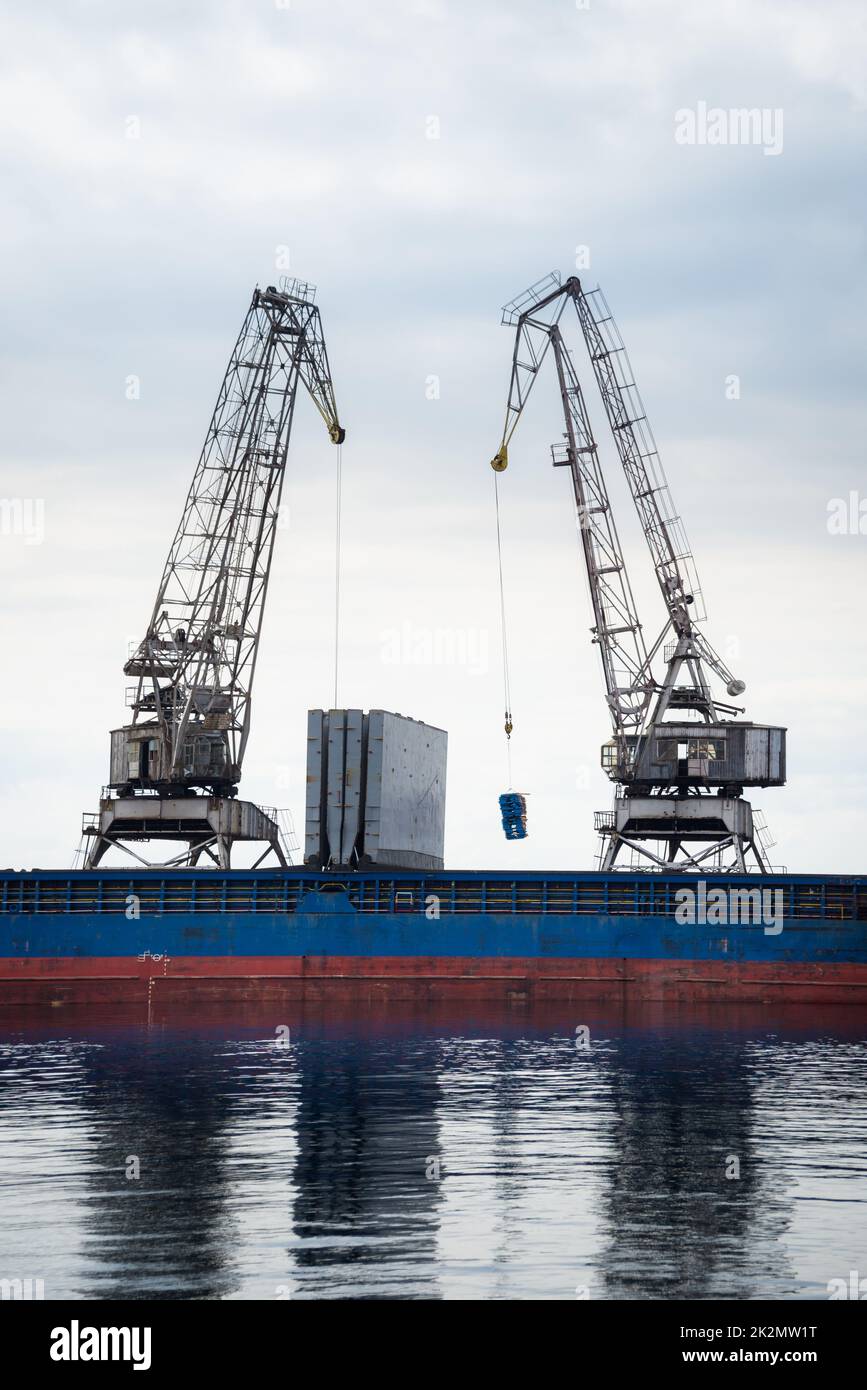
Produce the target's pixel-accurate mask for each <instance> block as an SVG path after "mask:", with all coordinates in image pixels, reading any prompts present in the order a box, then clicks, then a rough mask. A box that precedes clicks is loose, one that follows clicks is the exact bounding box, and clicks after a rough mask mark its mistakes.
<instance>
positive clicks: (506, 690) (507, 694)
mask: <svg viewBox="0 0 867 1390" xmlns="http://www.w3.org/2000/svg"><path fill="white" fill-rule="evenodd" d="M494 502H495V508H496V514H497V570H498V572H499V580H500V632H501V635H502V643H503V700H504V703H505V706H506V710H505V717H506V723H505V729H506V761H507V764H508V775H509V790H510V791H511V788H512V690H511V681H510V677H509V642H508V637H507V634H506V595H505V589H504V586H503V542H502V537H501V534H500V487H499V479H498V476H497V473H496V471H495V473H494Z"/></svg>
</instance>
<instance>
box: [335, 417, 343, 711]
mask: <svg viewBox="0 0 867 1390" xmlns="http://www.w3.org/2000/svg"><path fill="white" fill-rule="evenodd" d="M342 491H343V445H342V444H338V446H337V496H336V505H335V533H336V534H335V546H334V705H333V708H334V709H337V675H338V671H339V663H340V511H341V503H342V496H341V494H342Z"/></svg>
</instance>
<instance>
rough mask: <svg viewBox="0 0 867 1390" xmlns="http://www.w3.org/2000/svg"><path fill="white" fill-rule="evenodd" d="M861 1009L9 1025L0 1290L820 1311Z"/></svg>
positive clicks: (247, 1016) (849, 1264) (862, 1267)
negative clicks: (741, 1305) (582, 1029)
mask: <svg viewBox="0 0 867 1390" xmlns="http://www.w3.org/2000/svg"><path fill="white" fill-rule="evenodd" d="M576 1014H577V1015H578V1016H576ZM860 1019H861V1020H862V1021H861V1022H859V1012H858V1011H857V1010H847V1009H835V1010H828V1011H827V1012H825V1013H822V1014H819V1013H817V1012H816V1011H815V1010H804V1011H801V1012H798V1011H794V1012H792V1013H790V1014H786V1013H785V1012H783V1013H779V1014H777V1013H774V1014H769V1012H768V1011H767V1010H749V1009H747V1010H736V1009H734V1010H733V1009H731V1008H721V1007H720V1008H718V1009H716V1010H713V1009H704V1010H692V1011H690V1010H686V1009H681V1010H676V1011H673V1012H672V1011H666V1012H665V1013H661V1012H660V1011H658V1010H656V1011H655V1010H653V1009H644V1010H630V1011H629V1013H628V1014H623V1013H622V1012H621V1011H619V1010H606V1011H604V1012H600V1010H599V1007H597V1008H595V1009H594V1008H592V1007H587V1006H585V1007H584V1008H583V1009H582V1010H580V1011H576V1009H575V1008H574V1007H570V1008H563V1007H560V1006H558V1007H557V1008H554V1009H551V1008H550V1007H549V1008H547V1009H545V1010H522V1011H519V1012H517V1011H516V1010H515V1009H514V1007H512V1008H511V1009H510V1008H509V1007H508V1006H503V1007H502V1008H499V1007H493V1006H479V1005H475V1006H454V1007H452V1008H450V1009H449V1008H440V1009H436V1010H431V1011H430V1012H422V1013H419V1012H418V1010H414V1011H413V1012H411V1013H407V1012H405V1011H402V1010H401V1008H400V1006H394V1007H392V1008H390V1009H385V1010H380V1011H377V1012H370V1011H365V1010H361V1009H356V1010H351V1009H350V1010H346V1009H345V1008H344V1009H342V1010H341V1011H340V1012H338V1013H337V1014H335V1012H334V1011H327V1010H324V1009H323V1008H322V1007H318V1008H317V1009H315V1010H313V1011H311V1010H309V1009H303V1008H301V1007H296V1008H294V1009H287V1008H286V1007H285V1006H280V1007H278V1008H277V1009H276V1010H274V1009H267V1010H258V1011H257V1012H255V1013H254V1014H251V1013H244V1011H243V1010H241V1009H228V1010H223V1011H220V1012H214V1011H210V1012H209V1013H208V1014H207V1015H203V1014H202V1013H201V1012H198V1013H191V1014H188V1015H186V1016H183V1015H180V1014H176V1015H174V1016H171V1015H166V1016H165V1017H161V1018H154V1019H151V1021H150V1022H148V1020H147V1019H146V1018H145V1017H140V1016H138V1015H137V1014H135V1013H132V1014H129V1013H127V1014H110V1015H106V1013H105V1012H104V1011H103V1013H102V1014H101V1015H98V1014H95V1012H94V1011H93V1010H91V1011H90V1016H89V1017H87V1016H82V1015H81V1014H80V1013H78V1012H76V1011H71V1010H70V1011H59V1010H53V1011H51V1012H50V1013H48V1014H45V1013H41V1012H40V1013H36V1014H35V1013H34V1012H33V1011H32V1010H31V1011H27V1012H18V1013H16V1014H14V1015H12V1014H6V1015H4V1016H3V1017H2V1018H0V1277H16V1276H18V1277H32V1278H42V1279H44V1281H45V1297H46V1298H61V1297H73V1298H266V1299H273V1298H278V1297H290V1298H313V1297H331V1298H333V1297H344V1298H345V1297H352V1298H371V1297H373V1298H379V1297H387V1298H474V1299H475V1298H555V1299H560V1298H564V1299H574V1298H575V1297H576V1296H578V1295H576V1290H581V1289H586V1291H587V1294H586V1296H588V1297H590V1298H601V1299H611V1298H636V1297H640V1298H666V1299H677V1298H702V1299H711V1298H729V1299H732V1298H760V1297H770V1298H779V1299H799V1298H826V1297H827V1284H828V1280H829V1279H832V1278H848V1276H849V1271H850V1270H853V1269H857V1270H859V1271H860V1274H861V1277H865V1276H867V1176H865V1167H867V1084H865V1077H867V1071H865V1062H867V1020H864V1015H863V1012H862V1013H861V1014H860ZM577 1025H587V1026H589V1028H590V1046H589V1050H579V1049H578V1048H576V1046H575V1041H576V1040H575V1028H576V1026H577ZM281 1026H288V1027H289V1029H290V1030H291V1036H290V1041H288V1042H285V1041H280V1040H279V1038H278V1036H277V1033H276V1030H277V1029H278V1028H280V1027H281ZM129 1156H137V1158H138V1160H139V1163H140V1176H139V1178H138V1179H134V1178H128V1177H127V1176H126V1165H127V1161H128V1158H129ZM732 1159H735V1160H737V1162H738V1164H739V1167H740V1176H739V1177H738V1178H729V1177H727V1176H726V1171H727V1166H728V1169H729V1171H731V1170H732V1169H733V1167H734V1164H733V1163H732Z"/></svg>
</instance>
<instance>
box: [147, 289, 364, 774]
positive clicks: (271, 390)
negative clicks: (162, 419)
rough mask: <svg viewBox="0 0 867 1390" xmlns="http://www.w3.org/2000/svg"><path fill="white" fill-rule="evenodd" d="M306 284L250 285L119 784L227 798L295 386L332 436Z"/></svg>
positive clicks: (176, 550) (150, 649)
mask: <svg viewBox="0 0 867 1390" xmlns="http://www.w3.org/2000/svg"><path fill="white" fill-rule="evenodd" d="M313 294H314V292H313V291H312V287H310V286H308V285H304V284H301V283H299V282H297V281H292V282H286V283H285V284H284V285H283V286H282V287H281V289H280V290H277V289H275V288H274V287H273V286H272V287H269V288H268V289H267V290H259V289H256V290H255V292H254V294H253V299H252V302H251V304H250V308H249V310H248V312H247V315H246V317H245V319H244V323H243V325H242V327H241V331H240V333H239V335H238V339H237V342H236V343H235V347H234V349H233V351H232V355H231V358H230V361H229V365H228V368H227V370H226V374H225V377H224V379H223V383H222V386H221V388H220V392H219V395H218V398H217V404H216V407H215V410H214V413H213V416H212V418H211V422H210V425H209V427H208V432H207V436H206V439H205V444H204V447H203V449H202V452H201V455H200V457H199V460H198V463H197V466H196V470H195V474H194V476H193V481H192V484H191V486H190V490H189V493H188V495H187V499H186V503H185V506H184V511H183V515H182V518H181V522H180V525H179V526H178V530H177V533H176V535H175V538H174V541H173V542H172V545H171V548H170V550H169V555H168V559H167V560H166V564H165V568H164V570H163V575H162V579H161V581H160V585H159V589H158V591H157V596H156V601H155V603H154V608H153V612H152V615H151V619H150V622H149V624H148V628H147V632H146V633H145V636H144V638H143V640H142V642H141V643H140V644H139V646H138V648H137V650H136V651H135V653H134V655H133V656H132V657H131V659H130V660H129V661H128V662H127V664H126V666H125V668H124V669H125V671H126V674H128V675H131V676H136V677H138V686H137V689H136V691H135V696H134V700H133V709H134V712H135V713H134V723H135V725H141V724H144V725H145V726H146V727H147V726H152V727H153V734H154V736H153V739H152V740H151V741H150V743H149V746H148V748H147V752H146V757H145V760H143V761H142V762H141V765H140V766H139V767H138V768H137V769H135V770H136V771H137V772H138V774H139V775H138V776H136V777H133V776H131V777H130V778H129V779H128V781H129V782H130V783H131V784H132V785H133V786H134V787H135V786H141V787H143V788H147V787H154V788H156V789H157V790H162V791H169V790H171V789H172V788H173V787H174V786H175V785H176V784H185V785H197V786H202V787H208V788H210V789H212V790H213V791H215V792H221V791H222V792H225V791H229V792H230V794H231V792H232V790H233V789H234V786H235V785H236V784H237V781H238V779H239V777H240V775H241V765H242V762H243V757H244V750H245V748H246V744H247V739H248V737H249V732H250V709H251V693H252V685H253V677H254V674H255V668H256V659H257V655H258V650H259V641H260V636H261V630H262V619H263V615H264V609H265V599H266V595H267V590H268V580H269V576H270V569H271V558H272V553H273V548H274V541H275V537H276V532H277V529H278V525H279V520H280V497H281V491H282V486H283V479H284V476H285V467H286V456H287V451H288V448H289V439H290V434H291V429H292V418H293V413H294V409H295V401H296V396H297V390H298V384H299V382H300V383H301V384H302V385H303V386H304V387H305V388H306V390H307V392H308V393H309V395H310V396H311V398H312V400H313V402H314V404H315V406H316V408H317V409H318V411H319V413H320V414H321V415H322V418H323V419H324V421H325V424H326V426H327V429H328V433H329V437H330V438H331V439H332V441H333V442H334V443H336V444H340V443H342V440H343V438H344V430H343V428H342V426H341V424H340V421H339V417H338V413H337V405H336V401H335V395H334V387H333V383H332V379H331V372H330V368H329V363H328V354H327V351H326V347H325V339H324V336H323V332H322V323H321V320H320V315H319V310H318V308H317V307H316V305H315V303H314V299H313Z"/></svg>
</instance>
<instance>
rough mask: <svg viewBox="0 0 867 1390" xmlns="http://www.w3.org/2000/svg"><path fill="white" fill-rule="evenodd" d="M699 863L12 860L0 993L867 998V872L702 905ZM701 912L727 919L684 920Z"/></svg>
mask: <svg viewBox="0 0 867 1390" xmlns="http://www.w3.org/2000/svg"><path fill="white" fill-rule="evenodd" d="M701 882H703V881H700V882H699V883H698V884H697V882H696V879H695V876H694V875H693V876H688V875H683V874H678V875H675V874H665V873H659V874H657V873H641V874H636V875H631V874H627V873H624V872H618V873H614V874H604V873H599V872H588V873H583V874H569V873H549V874H533V873H519V874H515V873H508V872H498V871H492V872H489V873H483V872H476V871H473V872H461V873H458V872H455V873H448V872H434V873H427V874H419V873H414V872H411V871H397V870H395V871H390V872H389V873H387V874H385V873H381V872H373V871H370V870H358V871H355V872H353V873H351V874H350V873H347V874H345V875H340V874H335V873H333V872H331V871H318V872H311V871H310V870H307V869H303V868H299V869H289V870H280V869H277V870H274V869H259V870H256V871H252V872H251V871H244V870H240V869H237V870H236V869H233V870H229V871H228V872H222V871H220V870H217V869H203V870H201V871H196V870H191V869H176V870H166V871H161V872H156V871H153V870H151V871H146V872H140V873H138V874H132V875H131V874H130V873H129V871H128V870H115V869H103V870H99V871H95V872H94V871H57V872H53V871H40V870H35V871H33V872H28V873H15V872H10V871H7V872H5V873H3V874H2V875H0V894H2V899H0V910H2V919H0V921H2V930H0V1003H5V1004H28V1003H41V1004H58V1003H88V1004H93V1003H98V1002H104V1003H120V1002H129V1003H139V1004H143V1003H147V1004H150V1003H158V1002H162V1003H172V1002H175V1001H196V1000H198V1001H201V1002H213V1003H217V1002H240V1001H244V1002H247V1001H250V1002H260V1001H269V1000H273V1001H275V1002H276V1001H291V1000H304V999H308V1000H309V999H319V998H330V999H334V1000H340V999H345V1000H352V1001H359V1002H371V1001H376V1000H380V999H385V1000H391V999H394V1000H401V1001H405V1002H419V1003H421V1002H426V1001H435V1000H440V999H467V1000H483V999H490V1000H505V1001H510V1002H512V1003H515V1004H520V1003H522V1002H525V1001H526V1002H533V1001H537V1000H538V1001H542V1000H559V1001H576V1002H578V1001H582V1000H599V1001H608V1002H620V1001H622V1002H624V1003H626V1002H629V1001H639V1000H640V1001H652V1000H658V1001H669V1002H680V1001H691V1002H696V1001H698V1002H734V1001H737V1002H742V1003H762V1004H775V1005H776V1004H816V1005H824V1004H840V1005H851V1004H856V1005H858V1004H860V1005H863V1004H865V1003H867V877H857V878H852V877H844V876H834V877H827V878H817V877H813V876H810V875H805V874H788V875H772V876H769V877H766V878H761V879H760V878H759V877H758V876H757V875H754V874H749V875H745V876H743V877H739V876H726V881H725V883H724V885H720V883H719V881H718V880H711V879H710V878H709V879H708V880H707V881H704V882H705V909H704V911H701V910H697V911H696V912H694V913H692V914H690V913H689V912H685V911H684V901H683V900H684V895H686V897H687V900H688V899H689V895H694V896H695V898H696V901H697V906H698V907H699V908H700V907H701V896H702V895H701ZM715 892H722V893H723V894H724V901H723V902H715V900H714V898H713V896H712V895H713V894H714V893H715ZM743 894H751V895H752V897H751V898H744V897H743V896H741V895H743ZM757 894H758V895H760V896H761V895H762V894H764V895H765V897H764V900H763V902H762V901H760V897H757V896H756V895H757ZM763 909H767V910H763ZM690 915H693V916H695V917H697V918H699V917H704V918H714V917H717V918H728V919H729V920H727V921H713V920H711V921H695V922H689V921H686V922H684V921H681V920H678V919H679V918H683V917H684V916H687V917H689V916H690ZM735 918H737V920H734V919H735Z"/></svg>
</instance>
